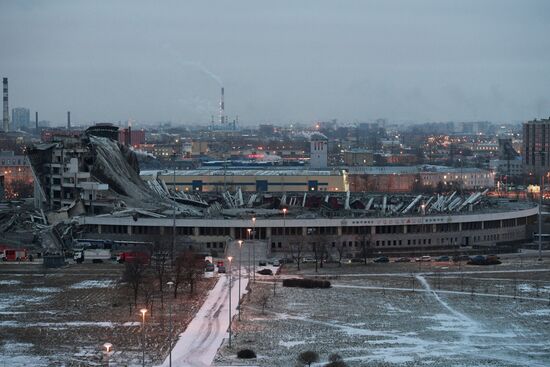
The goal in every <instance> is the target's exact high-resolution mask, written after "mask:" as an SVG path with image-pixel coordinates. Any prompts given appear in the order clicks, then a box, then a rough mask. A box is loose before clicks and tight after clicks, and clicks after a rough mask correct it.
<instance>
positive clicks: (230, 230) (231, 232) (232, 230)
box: [229, 227, 235, 239]
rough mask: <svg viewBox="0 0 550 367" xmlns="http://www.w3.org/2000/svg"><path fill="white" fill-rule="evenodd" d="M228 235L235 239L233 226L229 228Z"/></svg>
mask: <svg viewBox="0 0 550 367" xmlns="http://www.w3.org/2000/svg"><path fill="white" fill-rule="evenodd" d="M229 237H231V238H233V239H235V227H231V228H229Z"/></svg>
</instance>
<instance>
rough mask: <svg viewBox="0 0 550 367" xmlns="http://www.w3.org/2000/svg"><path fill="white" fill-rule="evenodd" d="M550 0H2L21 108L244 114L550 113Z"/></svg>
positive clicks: (13, 95) (284, 120)
mask: <svg viewBox="0 0 550 367" xmlns="http://www.w3.org/2000/svg"><path fill="white" fill-rule="evenodd" d="M548 14H550V3H548V2H547V1H536V0H529V1H524V2H518V1H496V0H493V1H485V2H478V1H460V2H451V1H436V0H425V1H415V2H410V1H406V0H395V1H390V2H374V1H358V0H357V1H348V2H345V3H344V4H342V3H337V2H331V1H324V0H322V1H313V0H311V1H301V2H291V1H289V0H283V1H278V2H275V3H259V2H257V1H252V0H246V1H237V2H230V3H229V2H223V1H210V2H203V1H186V2H176V1H171V2H163V3H162V5H159V4H152V3H147V2H139V1H138V2H136V1H128V0H126V1H119V2H116V3H91V2H86V1H78V0H77V1H67V0H63V1H61V0H59V1H49V2H39V1H30V2H1V3H0V33H1V34H2V35H3V37H2V41H3V42H2V43H3V50H4V52H3V55H2V58H0V74H1V76H3V77H8V78H9V86H10V99H9V100H10V111H11V108H15V107H27V108H29V109H30V113H31V115H32V116H34V111H39V113H40V120H48V121H52V122H53V123H54V125H63V124H65V122H66V113H67V111H69V110H70V111H71V118H72V122H73V124H75V125H78V124H80V123H89V122H92V121H98V122H102V121H111V122H117V121H122V122H123V123H124V122H126V121H127V120H128V119H132V120H134V121H136V123H137V124H143V123H151V122H157V121H171V122H172V123H173V124H174V125H176V124H179V123H184V124H197V123H198V124H203V125H206V124H208V123H209V121H210V119H211V116H212V115H213V116H214V118H215V120H216V121H217V120H218V103H219V95H220V86H221V85H223V86H224V87H225V107H226V114H227V115H228V118H229V121H232V120H233V119H234V118H235V116H236V115H238V116H239V121H240V122H241V124H242V125H244V126H250V125H252V124H259V123H275V124H289V123H292V122H301V123H307V122H311V121H327V120H330V119H338V120H339V121H341V122H363V121H372V120H375V119H377V118H386V119H388V121H390V122H392V121H400V122H405V121H415V122H431V121H434V122H436V121H485V120H487V121H494V122H517V121H527V120H532V119H534V118H547V117H548V116H550V93H549V92H550V72H548V66H549V65H550V47H549V46H550V40H549V39H548V36H547V35H548V34H550V24H549V22H548V21H547V16H548Z"/></svg>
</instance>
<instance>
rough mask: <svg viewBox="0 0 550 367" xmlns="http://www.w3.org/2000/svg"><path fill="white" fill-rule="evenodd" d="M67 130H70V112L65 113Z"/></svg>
mask: <svg viewBox="0 0 550 367" xmlns="http://www.w3.org/2000/svg"><path fill="white" fill-rule="evenodd" d="M67 130H69V131H70V130H71V111H67Z"/></svg>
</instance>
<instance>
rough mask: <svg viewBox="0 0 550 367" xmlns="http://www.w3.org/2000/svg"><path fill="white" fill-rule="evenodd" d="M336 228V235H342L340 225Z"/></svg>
mask: <svg viewBox="0 0 550 367" xmlns="http://www.w3.org/2000/svg"><path fill="white" fill-rule="evenodd" d="M336 228H337V229H338V236H342V226H338V227H336Z"/></svg>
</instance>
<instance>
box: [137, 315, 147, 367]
mask: <svg viewBox="0 0 550 367" xmlns="http://www.w3.org/2000/svg"><path fill="white" fill-rule="evenodd" d="M139 312H140V313H141V340H142V343H141V352H142V354H141V365H142V367H145V314H146V313H147V309H146V308H142V309H141V310H139Z"/></svg>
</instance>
